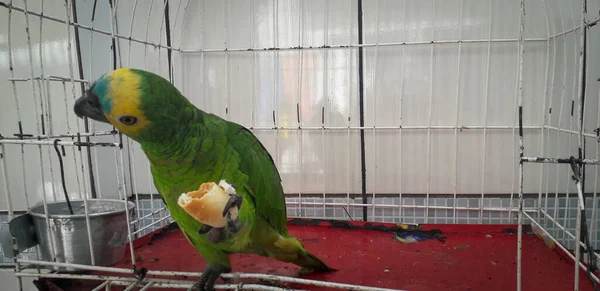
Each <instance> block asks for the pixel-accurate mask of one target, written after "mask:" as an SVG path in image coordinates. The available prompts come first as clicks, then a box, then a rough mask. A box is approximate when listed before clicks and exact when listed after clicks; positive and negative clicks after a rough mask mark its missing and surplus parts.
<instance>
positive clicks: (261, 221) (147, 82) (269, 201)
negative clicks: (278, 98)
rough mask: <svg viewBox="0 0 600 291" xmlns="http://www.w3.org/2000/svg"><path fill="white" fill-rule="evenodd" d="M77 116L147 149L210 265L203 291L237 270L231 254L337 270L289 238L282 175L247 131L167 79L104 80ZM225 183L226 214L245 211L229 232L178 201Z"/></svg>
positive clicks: (119, 75)
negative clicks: (213, 184)
mask: <svg viewBox="0 0 600 291" xmlns="http://www.w3.org/2000/svg"><path fill="white" fill-rule="evenodd" d="M74 111H75V113H76V114H77V116H79V117H80V118H83V117H88V118H90V119H93V120H97V121H99V122H105V123H109V124H111V125H113V126H114V127H115V128H117V129H118V130H119V131H120V132H121V133H123V134H125V135H127V136H128V137H130V138H131V139H133V140H135V141H136V142H138V143H139V144H140V146H141V148H142V149H143V151H144V153H145V155H146V156H147V158H148V160H149V161H150V165H151V172H152V177H153V180H154V184H155V185H156V188H157V189H158V192H159V193H160V195H161V197H162V199H163V201H164V203H165V204H166V207H167V209H168V210H169V212H170V213H171V216H172V217H173V219H174V220H175V221H176V222H177V224H178V225H179V228H180V229H181V231H182V233H183V234H184V235H185V237H186V238H187V240H188V241H189V242H190V243H191V244H192V245H193V246H194V247H195V248H196V250H197V251H198V252H199V253H200V254H201V255H202V256H203V257H204V259H205V260H206V261H207V263H208V264H207V267H206V268H205V270H204V272H203V273H202V276H201V277H200V280H199V281H198V282H197V283H196V284H195V287H196V290H214V285H215V281H216V280H217V278H219V277H220V275H221V274H223V273H227V272H231V264H230V261H229V254H231V253H253V254H258V255H261V256H265V257H270V258H274V259H277V260H280V261H283V262H288V263H293V264H296V265H298V266H300V267H301V273H302V274H306V273H315V272H327V271H335V269H333V268H330V267H329V266H327V265H326V264H325V263H324V262H323V261H321V260H320V259H319V258H317V257H316V256H314V255H313V254H311V253H309V252H308V251H307V250H306V249H305V248H304V246H303V245H302V243H301V242H300V241H299V240H298V239H296V238H295V237H293V236H291V235H290V234H289V233H288V230H287V213H286V205H285V197H284V193H283V188H282V185H281V178H280V176H279V172H278V170H277V168H276V166H275V164H274V162H273V159H272V157H271V155H270V154H269V153H268V151H267V150H266V149H265V147H264V146H263V145H262V144H261V142H260V141H259V140H258V139H257V138H256V136H254V135H253V134H252V132H250V131H249V130H248V129H247V128H245V127H243V126H241V125H239V124H236V123H234V122H230V121H227V120H224V119H222V118H220V117H218V116H216V115H214V114H210V113H207V112H204V111H202V110H200V109H198V108H197V107H195V106H194V105H193V104H192V103H191V102H190V101H189V100H188V99H187V98H185V97H184V96H183V95H182V94H181V93H180V92H179V90H177V88H175V87H174V86H173V85H172V84H171V83H170V82H169V81H168V80H166V79H164V78H163V77H161V76H159V75H156V74H154V73H151V72H148V71H143V70H138V69H132V68H121V69H117V70H114V71H112V72H109V73H107V74H105V75H103V76H102V77H100V78H99V79H98V80H97V81H96V82H94V84H92V86H91V87H90V88H89V89H88V90H87V91H86V92H85V94H84V95H83V96H82V97H81V98H79V99H78V100H77V101H76V103H75V106H74ZM221 180H225V181H226V182H227V183H229V184H231V185H233V186H234V188H235V194H231V196H230V199H229V201H228V202H227V206H226V207H225V209H223V216H224V217H225V216H226V214H227V211H228V210H229V209H230V208H231V207H233V206H237V207H238V209H239V212H238V216H237V218H236V220H237V221H235V222H234V221H231V218H230V216H227V227H226V229H222V230H219V231H217V230H216V229H211V227H210V226H207V225H203V224H202V223H200V222H198V221H197V220H196V219H194V217H192V216H191V215H189V214H188V213H187V212H185V211H184V209H182V208H181V207H180V206H179V205H178V203H177V201H178V198H179V196H180V195H181V194H182V193H187V192H190V191H196V190H197V189H198V188H199V186H200V185H201V184H202V183H205V182H216V183H218V182H219V181H221ZM242 201H243V203H242Z"/></svg>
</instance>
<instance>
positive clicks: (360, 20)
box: [357, 0, 367, 221]
mask: <svg viewBox="0 0 600 291" xmlns="http://www.w3.org/2000/svg"><path fill="white" fill-rule="evenodd" d="M357 2H358V44H359V45H362V44H363V1H362V0H358V1H357ZM363 59H364V54H363V48H362V47H359V48H358V84H359V104H360V106H359V110H360V127H361V129H360V153H361V154H360V162H361V167H360V169H361V184H362V185H361V188H362V189H361V190H362V191H361V192H362V193H361V194H362V203H363V204H367V166H366V158H365V131H364V129H362V127H364V126H365V114H364V109H365V108H364V75H363V71H364V64H363ZM362 209H363V220H364V221H367V206H363V208H362Z"/></svg>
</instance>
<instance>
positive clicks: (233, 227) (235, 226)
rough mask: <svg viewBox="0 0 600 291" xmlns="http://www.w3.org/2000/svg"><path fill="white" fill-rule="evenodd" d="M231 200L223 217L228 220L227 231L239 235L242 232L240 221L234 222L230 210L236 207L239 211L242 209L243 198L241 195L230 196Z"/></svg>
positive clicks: (224, 210)
mask: <svg viewBox="0 0 600 291" xmlns="http://www.w3.org/2000/svg"><path fill="white" fill-rule="evenodd" d="M229 196H230V198H229V201H227V204H226V205H225V208H224V209H223V216H224V217H225V218H226V220H227V230H228V231H229V232H231V233H237V232H238V231H239V230H240V221H239V220H238V219H236V220H233V219H232V218H231V213H230V212H229V210H230V209H231V208H233V207H234V206H236V207H237V208H238V209H240V208H241V207H242V201H243V198H242V196H241V195H239V194H229Z"/></svg>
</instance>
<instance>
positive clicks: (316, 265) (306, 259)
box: [294, 251, 337, 274]
mask: <svg viewBox="0 0 600 291" xmlns="http://www.w3.org/2000/svg"><path fill="white" fill-rule="evenodd" d="M294 264H296V265H298V266H300V267H302V269H300V274H312V273H323V272H334V271H337V269H334V268H331V267H329V266H327V264H325V263H324V262H323V261H321V260H320V259H319V258H317V257H316V256H315V255H313V254H311V253H309V252H307V251H304V252H303V255H301V256H299V258H298V259H297V260H296V261H295V262H294Z"/></svg>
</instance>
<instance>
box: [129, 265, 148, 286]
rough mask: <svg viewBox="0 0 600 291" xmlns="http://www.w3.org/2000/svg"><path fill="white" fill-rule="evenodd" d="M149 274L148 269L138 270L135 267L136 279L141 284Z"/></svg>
mask: <svg viewBox="0 0 600 291" xmlns="http://www.w3.org/2000/svg"><path fill="white" fill-rule="evenodd" d="M147 273H148V269H146V267H141V268H139V269H138V268H136V267H135V266H134V267H133V275H134V276H135V278H136V279H138V282H139V283H141V282H142V281H143V280H144V278H145V277H146V274H147Z"/></svg>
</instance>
